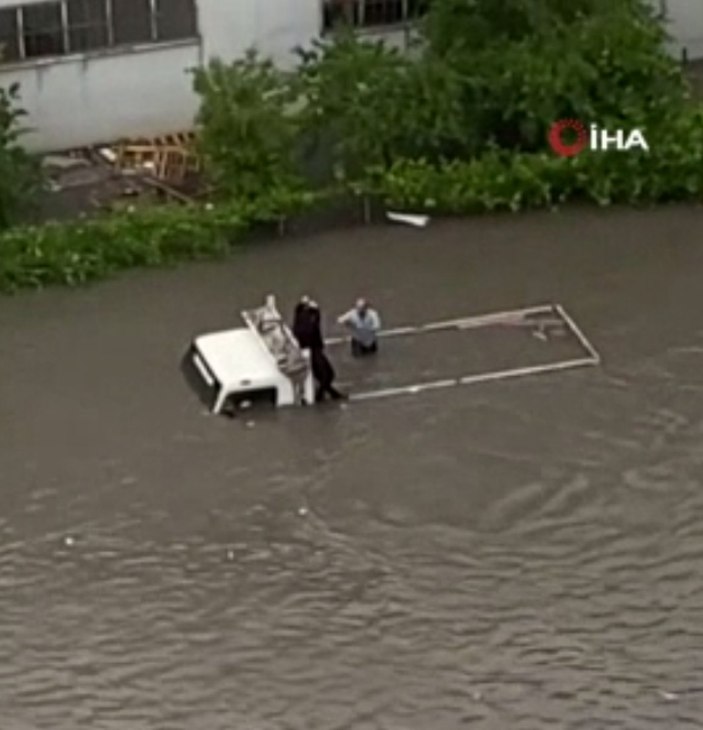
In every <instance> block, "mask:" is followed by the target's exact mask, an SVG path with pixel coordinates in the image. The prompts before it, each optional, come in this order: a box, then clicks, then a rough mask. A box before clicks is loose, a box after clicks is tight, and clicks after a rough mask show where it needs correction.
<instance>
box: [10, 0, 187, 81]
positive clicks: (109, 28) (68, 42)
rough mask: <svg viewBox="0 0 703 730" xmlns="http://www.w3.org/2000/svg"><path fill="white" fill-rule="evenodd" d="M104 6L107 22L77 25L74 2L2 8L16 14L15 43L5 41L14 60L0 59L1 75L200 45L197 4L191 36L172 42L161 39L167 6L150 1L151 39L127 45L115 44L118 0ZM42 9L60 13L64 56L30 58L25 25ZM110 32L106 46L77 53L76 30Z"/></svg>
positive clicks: (50, 1) (48, 0)
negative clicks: (18, 69)
mask: <svg viewBox="0 0 703 730" xmlns="http://www.w3.org/2000/svg"><path fill="white" fill-rule="evenodd" d="M97 1H98V2H99V3H100V4H102V6H103V9H104V10H103V16H104V18H105V22H104V24H103V23H98V22H96V23H77V24H75V25H72V24H71V19H70V12H69V2H70V0H44V2H39V3H29V2H24V3H22V2H17V4H16V5H11V6H9V7H0V13H7V14H8V17H11V14H12V13H14V29H13V30H14V33H13V35H14V41H13V40H12V38H13V36H12V35H10V36H9V39H10V42H8V40H7V39H4V43H5V45H6V46H9V45H10V44H11V43H14V46H13V47H12V56H10V57H7V58H3V57H2V56H0V72H2V70H3V69H4V68H7V67H9V66H15V65H31V66H36V65H42V64H47V63H56V62H61V61H62V60H64V59H69V58H76V57H79V58H80V57H85V56H95V55H106V54H113V53H116V54H119V53H126V52H129V51H130V50H134V49H136V48H152V47H158V46H166V47H167V46H173V45H181V44H185V43H192V42H195V41H200V40H201V36H200V27H199V23H198V7H197V0H190V2H191V3H192V4H193V10H192V28H191V31H190V32H188V33H187V34H186V33H184V34H183V35H182V36H181V37H172V38H168V39H161V38H159V25H158V23H159V16H160V15H163V14H164V10H163V6H162V7H159V4H158V2H157V0H146V2H147V7H148V14H149V37H148V38H145V39H144V40H143V41H142V40H139V41H133V42H125V43H116V42H115V7H114V0H97ZM42 5H48V6H51V5H57V6H58V7H59V12H60V23H61V26H60V30H61V37H62V42H63V52H61V53H47V54H40V55H33V56H32V55H28V54H27V29H26V23H25V11H26V10H27V9H28V8H32V7H37V6H42ZM103 25H104V27H105V28H106V33H105V39H106V42H105V43H104V44H97V45H95V46H94V47H91V48H87V49H75V50H74V48H73V45H75V43H74V42H72V34H73V31H74V30H89V29H90V28H102V27H103Z"/></svg>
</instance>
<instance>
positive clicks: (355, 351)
mask: <svg viewBox="0 0 703 730" xmlns="http://www.w3.org/2000/svg"><path fill="white" fill-rule="evenodd" d="M377 352H378V343H377V342H372V343H371V344H370V345H362V344H361V342H359V341H358V340H355V339H354V338H353V337H352V341H351V353H352V355H353V356H354V357H366V355H375V354H376V353H377Z"/></svg>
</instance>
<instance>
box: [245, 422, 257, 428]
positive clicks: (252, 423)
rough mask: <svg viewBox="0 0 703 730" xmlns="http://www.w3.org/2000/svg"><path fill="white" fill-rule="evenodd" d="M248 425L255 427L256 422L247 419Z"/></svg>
mask: <svg viewBox="0 0 703 730" xmlns="http://www.w3.org/2000/svg"><path fill="white" fill-rule="evenodd" d="M246 426H247V428H254V426H256V423H254V421H247V423H246Z"/></svg>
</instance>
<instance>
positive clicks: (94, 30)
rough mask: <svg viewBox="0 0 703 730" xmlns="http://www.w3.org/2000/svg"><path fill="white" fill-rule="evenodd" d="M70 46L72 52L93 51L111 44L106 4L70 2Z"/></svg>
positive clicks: (88, 1) (68, 7) (86, 1)
mask: <svg viewBox="0 0 703 730" xmlns="http://www.w3.org/2000/svg"><path fill="white" fill-rule="evenodd" d="M67 9H68V45H69V48H70V49H71V51H92V50H93V49H95V48H105V46H108V45H109V44H110V31H109V23H108V17H107V5H106V3H101V2H97V3H96V2H93V1H92V0H68V2H67Z"/></svg>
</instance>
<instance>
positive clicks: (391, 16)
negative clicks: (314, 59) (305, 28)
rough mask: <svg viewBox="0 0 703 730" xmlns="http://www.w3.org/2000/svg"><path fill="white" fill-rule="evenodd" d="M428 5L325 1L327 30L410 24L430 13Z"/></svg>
mask: <svg viewBox="0 0 703 730" xmlns="http://www.w3.org/2000/svg"><path fill="white" fill-rule="evenodd" d="M428 3H429V0H323V27H324V29H325V30H331V29H332V28H335V27H338V26H340V25H350V26H352V27H354V28H383V27H384V26H392V25H399V24H404V23H409V22H412V21H414V20H416V19H418V18H420V17H421V16H423V15H424V14H425V13H426V12H427V5H428Z"/></svg>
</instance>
